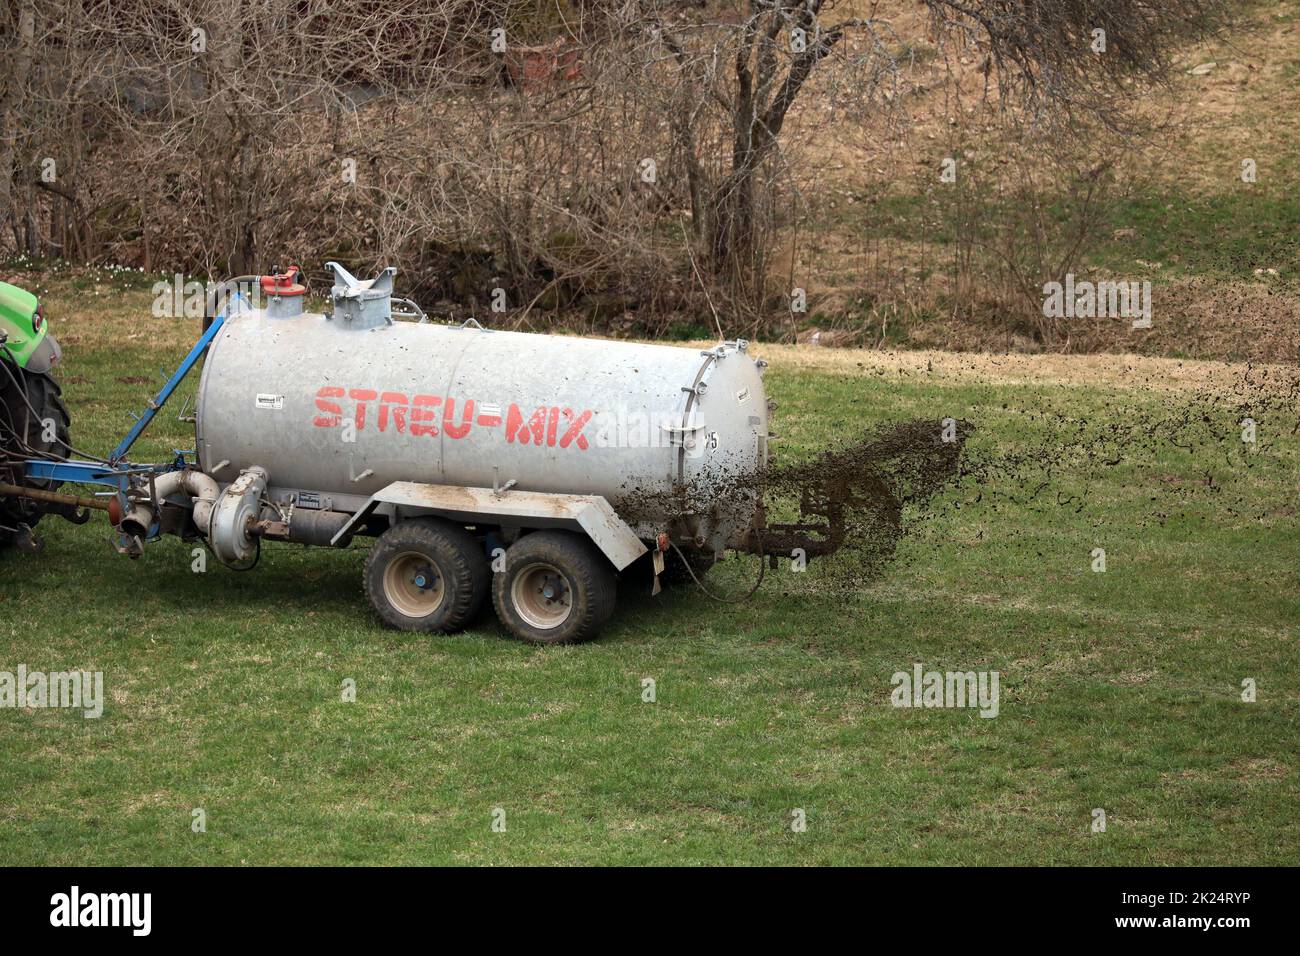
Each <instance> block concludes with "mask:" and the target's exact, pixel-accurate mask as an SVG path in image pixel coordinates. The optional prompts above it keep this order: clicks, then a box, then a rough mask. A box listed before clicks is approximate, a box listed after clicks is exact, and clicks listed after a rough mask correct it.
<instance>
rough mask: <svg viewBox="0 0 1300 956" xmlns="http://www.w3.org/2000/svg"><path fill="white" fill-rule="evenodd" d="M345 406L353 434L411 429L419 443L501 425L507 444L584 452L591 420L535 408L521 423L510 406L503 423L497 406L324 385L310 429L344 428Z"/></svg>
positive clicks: (586, 412)
mask: <svg viewBox="0 0 1300 956" xmlns="http://www.w3.org/2000/svg"><path fill="white" fill-rule="evenodd" d="M344 402H351V403H353V404H354V408H353V412H352V415H351V420H352V424H353V425H354V426H355V428H356V430H357V431H364V430H365V429H367V428H374V429H375V430H377V431H381V432H387V431H390V430H391V431H394V432H396V433H397V434H399V435H405V434H408V430H409V434H411V435H413V436H415V437H417V438H423V437H433V436H435V435H438V434H443V435H446V436H447V437H448V438H464V437H465V436H466V435H468V434H469V433H470V430H471V429H472V428H473V427H474V426H478V427H480V428H497V427H500V426H501V424H502V423H503V422H504V424H505V432H506V441H508V442H511V443H515V442H518V443H519V444H521V445H530V444H531V445H537V446H542V445H546V446H548V447H555V446H559V447H560V448H569V447H570V446H572V447H574V448H578V449H580V450H582V451H586V450H587V448H588V447H589V446H590V443H589V442H588V441H587V436H586V435H584V434H583V433H582V430H583V428H585V427H586V425H587V423H588V422H590V421H591V415H592V413H591V411H590V409H587V410H584V411H581V412H576V411H574V410H573V409H572V408H562V407H560V406H558V405H539V406H538V407H537V408H536V409H534V410H533V412H532V413H531V414H529V415H528V416H527V417H526V418H525V415H524V412H523V411H522V410H521V409H520V408H519V406H518V405H516V404H515V403H513V402H511V403H510V405H509V407H508V408H507V409H506V413H505V416H504V418H503V416H502V414H501V408H500V406H497V405H492V404H483V403H480V404H479V405H477V407H476V405H475V402H474V399H472V398H469V399H465V400H464V401H458V400H457V399H455V398H452V397H450V396H448V397H446V398H444V397H442V396H440V395H412V396H409V397H408V396H407V395H406V394H405V393H404V392H381V391H377V390H376V389H373V388H343V387H342V386H338V385H324V386H322V387H321V388H320V390H319V391H317V392H316V409H317V411H318V412H319V414H318V415H317V416H316V417H315V418H314V419H313V420H312V424H314V425H315V426H316V427H317V428H339V427H340V426H341V425H342V424H343V416H344V404H343V403H344ZM372 409H373V411H372ZM476 412H477V414H476Z"/></svg>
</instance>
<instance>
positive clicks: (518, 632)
mask: <svg viewBox="0 0 1300 956" xmlns="http://www.w3.org/2000/svg"><path fill="white" fill-rule="evenodd" d="M546 567H549V568H551V569H553V570H554V571H555V572H558V574H559V575H560V576H561V577H562V578H563V580H564V584H565V586H567V588H568V591H569V599H568V600H569V610H568V616H567V617H565V618H564V619H563V621H561V622H559V623H557V624H555V625H553V626H548V627H541V626H538V625H537V624H536V623H533V622H530V621H528V620H527V619H525V617H524V615H523V614H521V613H520V609H519V608H518V607H516V606H515V600H514V597H513V594H514V588H515V582H516V579H518V578H519V577H520V575H521V574H524V573H531V572H532V571H533V570H535V569H538V568H546ZM617 585H618V582H617V578H616V575H615V574H614V566H613V565H612V564H610V563H609V559H608V558H606V557H605V556H604V555H603V554H601V553H600V551H599V550H598V549H597V548H596V546H595V545H594V544H592V543H591V541H590V539H588V538H587V537H585V536H584V535H580V534H577V533H575V532H572V531H555V530H546V531H534V532H533V533H532V534H526V535H524V536H523V537H522V538H520V539H519V540H518V541H516V542H515V543H514V544H513V545H511V546H510V548H509V549H508V550H507V551H506V564H505V570H504V571H502V572H500V573H499V574H496V575H494V576H493V578H492V604H493V606H494V607H495V608H496V611H497V617H498V618H499V619H500V621H501V623H502V624H503V625H504V626H505V628H506V630H508V631H509V632H510V633H511V634H513V635H514V636H515V637H517V638H519V640H521V641H526V642H527V643H529V644H576V643H578V642H580V641H589V640H591V639H592V638H594V637H595V636H596V635H597V634H598V633H599V632H600V629H601V627H603V626H604V624H605V622H606V621H607V620H609V616H610V615H611V614H613V613H614V603H615V595H616V592H617ZM521 586H522V585H521Z"/></svg>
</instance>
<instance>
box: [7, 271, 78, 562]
mask: <svg viewBox="0 0 1300 956" xmlns="http://www.w3.org/2000/svg"><path fill="white" fill-rule="evenodd" d="M60 357H61V352H60V350H59V343H58V342H56V341H55V340H54V337H53V336H52V335H50V334H49V331H48V330H47V329H46V323H45V316H44V314H43V313H42V312H41V304H40V301H39V300H38V299H37V298H36V296H34V295H32V294H31V293H30V292H27V291H25V290H23V289H20V288H18V287H17V286H13V285H9V284H8V283H6V282H0V486H2V485H8V486H10V487H16V486H22V487H25V488H29V489H37V490H40V491H53V490H54V488H55V487H57V484H58V483H57V482H53V481H39V480H38V481H33V480H30V479H28V478H27V477H26V475H25V474H24V465H23V462H24V461H25V460H26V459H28V458H66V457H67V456H68V453H69V448H70V446H69V444H68V410H67V408H66V407H65V406H64V404H63V398H62V395H61V392H60V389H59V384H58V382H56V381H55V380H54V378H53V377H52V375H51V374H50V373H51V370H52V369H53V368H54V366H56V365H57V364H58V362H59V359H60ZM63 510H66V508H65V506H60V505H49V504H45V503H42V502H40V501H36V500H34V499H32V498H26V497H16V496H13V495H5V494H3V493H0V551H4V550H8V549H9V548H11V547H14V546H15V545H16V546H19V547H23V548H26V549H29V550H34V549H36V548H38V547H39V541H38V539H37V538H35V537H34V536H33V534H32V528H33V527H35V525H36V523H37V522H38V521H40V520H41V518H42V517H43V516H44V515H46V514H49V513H51V512H55V513H61V512H62V511H63Z"/></svg>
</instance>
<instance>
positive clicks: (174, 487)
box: [118, 469, 221, 538]
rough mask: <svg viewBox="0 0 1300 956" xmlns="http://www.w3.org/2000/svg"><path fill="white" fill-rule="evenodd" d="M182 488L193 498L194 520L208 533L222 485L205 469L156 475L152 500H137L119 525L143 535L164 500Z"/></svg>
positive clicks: (146, 532) (123, 528)
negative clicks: (202, 470) (208, 474)
mask: <svg viewBox="0 0 1300 956" xmlns="http://www.w3.org/2000/svg"><path fill="white" fill-rule="evenodd" d="M181 491H184V492H185V494H187V495H189V496H190V498H191V499H192V500H193V503H194V524H195V525H197V526H198V528H199V529H200V530H201V531H203V532H205V533H206V531H207V527H208V522H209V519H211V517H212V509H213V506H215V505H216V503H217V497H218V496H219V495H220V494H221V486H220V485H218V484H217V482H216V479H214V478H210V477H208V476H207V475H205V474H203V472H201V471H192V470H189V469H186V470H184V471H169V472H167V473H166V474H164V475H159V476H158V477H157V478H155V479H154V481H153V495H154V498H153V500H152V501H151V502H149V503H147V504H146V503H145V502H143V501H137V502H136V503H135V504H134V505H133V506H132V508H131V509H130V510H129V511H128V512H127V513H126V515H125V516H124V517H123V518H122V520H121V522H120V523H119V524H118V528H119V529H120V530H121V531H122V532H123V533H124V534H129V535H138V536H140V537H141V538H143V537H144V536H145V535H147V534H148V533H149V529H150V528H151V527H152V526H153V523H154V520H155V519H156V518H157V514H158V509H159V508H160V507H161V506H162V503H163V501H164V500H166V499H167V498H169V497H171V496H172V495H174V494H177V493H179V492H181Z"/></svg>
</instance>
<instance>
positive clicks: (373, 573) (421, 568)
mask: <svg viewBox="0 0 1300 956" xmlns="http://www.w3.org/2000/svg"><path fill="white" fill-rule="evenodd" d="M490 578H491V571H490V569H489V568H488V563H487V557H486V556H485V555H484V554H483V548H482V546H481V545H480V544H479V543H478V542H477V541H476V540H475V539H474V536H473V535H471V534H470V533H469V532H468V531H466V530H465V529H464V528H462V527H459V526H458V525H454V524H451V523H450V522H447V521H440V520H438V519H437V518H410V519H407V520H406V521H400V522H398V523H397V524H395V525H393V527H391V528H389V529H388V530H387V531H385V532H384V533H383V534H382V535H380V536H379V540H378V541H376V542H375V544H374V546H373V547H372V548H371V549H370V554H369V555H367V556H366V570H365V582H366V596H367V597H368V598H370V603H371V604H372V605H373V606H374V608H375V611H376V613H378V615H379V617H380V619H381V620H382V621H383V622H384V623H385V624H387V625H388V626H389V627H394V628H397V629H398V630H399V631H431V632H438V633H447V632H449V631H456V630H459V629H461V628H463V627H464V626H465V625H466V624H468V623H469V622H470V621H471V620H472V619H473V617H474V615H475V614H477V613H478V611H479V608H481V607H482V606H483V601H484V599H485V598H486V597H487V590H488V584H489V581H490Z"/></svg>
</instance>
